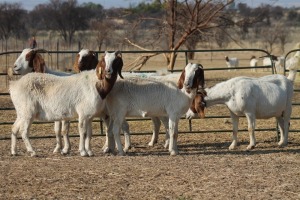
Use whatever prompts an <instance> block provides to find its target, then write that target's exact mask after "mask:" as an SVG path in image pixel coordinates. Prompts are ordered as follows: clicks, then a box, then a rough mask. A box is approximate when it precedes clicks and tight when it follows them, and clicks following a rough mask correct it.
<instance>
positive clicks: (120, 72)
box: [116, 53, 124, 79]
mask: <svg viewBox="0 0 300 200" xmlns="http://www.w3.org/2000/svg"><path fill="white" fill-rule="evenodd" d="M120 54H121V53H120ZM116 60H117V66H118V69H117V70H118V74H119V76H120V77H121V78H122V79H124V77H123V76H122V68H123V59H122V55H121V57H120V56H118V55H117V57H116Z"/></svg>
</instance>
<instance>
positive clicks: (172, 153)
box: [170, 150, 178, 156]
mask: <svg viewBox="0 0 300 200" xmlns="http://www.w3.org/2000/svg"><path fill="white" fill-rule="evenodd" d="M170 155H171V156H176V155H178V151H176V150H172V151H171V152H170Z"/></svg>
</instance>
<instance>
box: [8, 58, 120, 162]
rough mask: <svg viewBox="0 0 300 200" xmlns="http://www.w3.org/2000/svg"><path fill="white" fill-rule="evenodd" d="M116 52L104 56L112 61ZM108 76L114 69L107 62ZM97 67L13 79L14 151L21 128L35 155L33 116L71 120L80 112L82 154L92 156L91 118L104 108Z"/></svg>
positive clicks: (29, 147) (43, 118)
mask: <svg viewBox="0 0 300 200" xmlns="http://www.w3.org/2000/svg"><path fill="white" fill-rule="evenodd" d="M115 56H116V55H115V53H106V56H105V60H106V61H107V63H112V62H111V60H114V59H115ZM99 73H105V76H106V78H110V77H111V76H112V74H113V73H114V75H116V74H117V72H116V71H115V72H114V71H113V67H112V66H111V65H106V67H105V72H102V70H100V72H99ZM105 81H106V79H103V80H99V79H98V76H97V74H96V71H95V70H91V71H87V72H82V73H80V74H76V75H73V76H66V77H59V76H55V75H52V74H41V73H29V74H27V75H25V76H23V77H22V78H21V79H19V80H18V81H11V82H10V95H11V99H12V101H13V104H14V106H15V109H16V112H17V119H16V121H15V123H14V125H13V128H12V136H11V139H12V146H11V153H12V155H15V154H16V135H17V133H18V132H21V134H22V138H23V140H24V143H25V145H26V148H27V151H28V152H31V155H32V156H35V154H36V153H35V151H34V150H33V148H32V146H31V144H30V142H29V139H28V134H29V128H30V125H31V123H32V121H33V120H34V119H38V120H46V121H52V120H69V119H71V118H73V117H77V116H78V121H79V124H78V127H79V134H80V144H79V151H80V155H81V156H87V155H89V156H92V155H93V152H92V151H91V149H90V139H91V135H92V126H91V123H92V119H93V117H95V116H99V115H100V114H101V113H102V112H103V111H104V108H105V105H104V103H105V100H103V99H102V98H101V97H100V95H99V92H98V91H97V89H96V84H97V83H100V86H99V87H100V88H105V87H106V86H103V84H102V83H103V82H105Z"/></svg>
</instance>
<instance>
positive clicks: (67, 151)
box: [60, 149, 70, 156]
mask: <svg viewBox="0 0 300 200" xmlns="http://www.w3.org/2000/svg"><path fill="white" fill-rule="evenodd" d="M69 153H70V150H69V149H63V150H62V151H61V152H60V154H61V155H63V156H65V155H68V154H69Z"/></svg>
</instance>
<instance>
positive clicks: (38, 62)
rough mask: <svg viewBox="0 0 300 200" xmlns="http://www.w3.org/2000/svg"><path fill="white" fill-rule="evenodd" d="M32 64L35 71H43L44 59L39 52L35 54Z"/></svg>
mask: <svg viewBox="0 0 300 200" xmlns="http://www.w3.org/2000/svg"><path fill="white" fill-rule="evenodd" d="M32 64H33V70H34V71H35V72H40V73H45V61H44V59H43V58H42V56H41V55H40V54H35V56H34V58H33V61H32Z"/></svg>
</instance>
